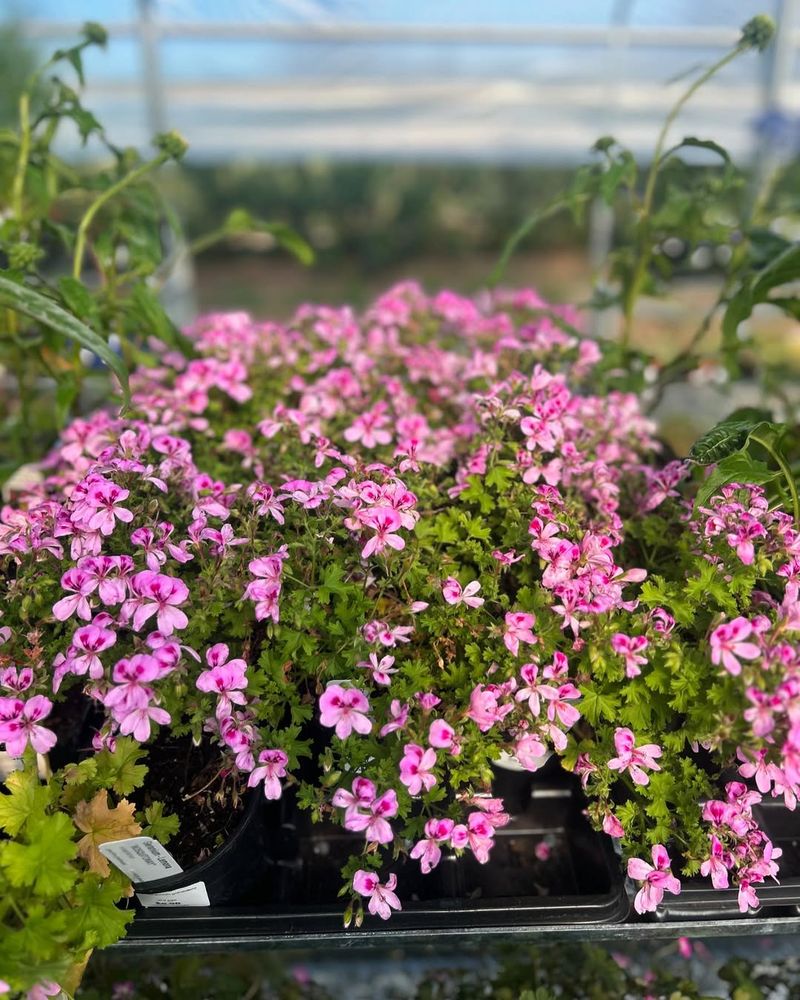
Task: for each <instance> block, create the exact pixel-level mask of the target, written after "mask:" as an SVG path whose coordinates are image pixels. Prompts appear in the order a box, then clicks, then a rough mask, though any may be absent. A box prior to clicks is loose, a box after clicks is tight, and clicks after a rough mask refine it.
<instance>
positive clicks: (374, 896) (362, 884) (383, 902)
mask: <svg viewBox="0 0 800 1000" xmlns="http://www.w3.org/2000/svg"><path fill="white" fill-rule="evenodd" d="M396 887H397V876H396V875H395V874H394V873H392V874H391V875H390V876H389V878H388V879H387V880H386V885H381V883H380V881H379V879H378V876H377V875H376V874H375V872H367V871H364V869H363V868H359V870H358V871H357V872H356V873H355V875H354V876H353V888H354V889H355V891H356V892H357V893H359V895H361V896H368V897H369V903H368V904H367V909H368V910H369V912H370V913H371V914H373V916H378V917H380V918H381V920H388V919H389V917H390V916H391V915H392V910H401V909H402V906H401V905H400V900H399V899H398V898H397V896H396V895H395V891H394V890H395V889H396Z"/></svg>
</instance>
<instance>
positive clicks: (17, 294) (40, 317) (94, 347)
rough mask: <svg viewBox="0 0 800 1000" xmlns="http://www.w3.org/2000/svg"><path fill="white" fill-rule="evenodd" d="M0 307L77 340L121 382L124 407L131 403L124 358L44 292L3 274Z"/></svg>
mask: <svg viewBox="0 0 800 1000" xmlns="http://www.w3.org/2000/svg"><path fill="white" fill-rule="evenodd" d="M0 305H3V306H6V307H8V308H10V309H13V310H14V311H15V312H19V313H22V314H23V315H24V316H28V317H30V318H31V319H33V320H35V321H36V322H37V323H41V324H42V326H46V327H48V328H49V329H52V330H55V331H56V333H60V334H62V335H63V336H65V337H68V338H69V339H70V340H74V341H75V342H76V343H78V344H80V345H81V347H85V348H86V349H87V350H89V351H91V352H92V353H93V354H95V355H97V357H98V358H100V360H101V361H103V362H104V363H105V364H106V365H108V367H109V368H110V369H111V370H112V371H113V372H114V374H115V375H116V376H117V378H118V379H119V381H120V385H121V386H122V396H123V400H124V403H125V405H126V406H127V405H128V404H129V403H130V389H129V387H128V371H127V369H126V367H125V364H124V362H123V361H122V358H120V357H119V356H118V355H116V354H115V353H114V352H113V351H112V350H111V348H110V347H109V346H108V344H107V343H106V341H105V340H103V338H102V337H100V336H99V335H98V334H97V333H95V332H94V330H92V329H91V328H90V327H88V326H86V324H85V323H82V322H81V321H80V320H79V319H78V318H77V317H75V316H73V315H72V314H71V313H68V312H67V311H66V310H65V309H62V308H61V306H60V305H58V303H56V302H54V301H53V300H52V299H48V298H47V297H46V296H45V295H42V294H41V292H37V291H35V290H34V289H33V288H28V287H27V286H26V285H21V284H18V283H17V282H15V281H9V279H8V278H5V277H3V275H2V274H0Z"/></svg>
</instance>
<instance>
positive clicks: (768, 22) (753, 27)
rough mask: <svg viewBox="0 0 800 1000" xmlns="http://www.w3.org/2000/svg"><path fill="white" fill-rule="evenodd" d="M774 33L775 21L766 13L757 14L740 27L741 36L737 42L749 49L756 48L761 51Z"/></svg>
mask: <svg viewBox="0 0 800 1000" xmlns="http://www.w3.org/2000/svg"><path fill="white" fill-rule="evenodd" d="M774 34H775V22H774V21H773V20H772V18H771V17H769V16H768V15H767V14H757V15H756V16H755V17H751V18H750V20H749V21H748V22H747V24H745V25H744V26H743V28H742V37H741V41H740V42H739V44H740V45H744V46H746V47H747V48H749V49H758V51H759V52H763V51H764V49H765V48H766V47H767V46H768V45H769V43H770V42H771V41H772V36H773V35H774Z"/></svg>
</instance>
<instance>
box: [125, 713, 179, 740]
mask: <svg viewBox="0 0 800 1000" xmlns="http://www.w3.org/2000/svg"><path fill="white" fill-rule="evenodd" d="M151 720H152V721H153V722H157V723H158V724H159V725H160V726H165V725H166V724H167V723H168V722H170V721H171V717H170V714H169V712H165V711H164V709H163V708H157V707H156V706H155V705H143V706H142V707H141V708H132V709H131V710H130V711H129V712H128V713H127V715H125V716H123V718H122V720H121V721H120V724H119V731H120V732H121V733H122V735H123V736H130V735H131V733H132V734H133V738H134V739H135V740H138V741H139V743H144V742H145V740H149V739H150V721H151Z"/></svg>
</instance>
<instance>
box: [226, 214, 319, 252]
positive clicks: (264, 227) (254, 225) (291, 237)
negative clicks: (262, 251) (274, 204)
mask: <svg viewBox="0 0 800 1000" xmlns="http://www.w3.org/2000/svg"><path fill="white" fill-rule="evenodd" d="M223 229H224V231H225V232H226V233H228V234H230V235H235V234H236V233H269V234H270V235H271V236H273V237H274V238H275V240H276V242H277V243H278V244H279V245H280V246H282V247H283V248H284V250H288V251H289V253H291V254H294V256H295V257H296V258H297V259H298V260H299V261H300V263H301V264H305V265H309V264H313V263H314V251H313V250H312V248H311V247H310V246H309V244H308V243H306V241H305V240H304V239H303V237H302V236H300V234H299V233H297V232H295V230H294V229H292V227H291V226H287V225H286V223H284V222H264V221H263V220H261V219H256V218H254V217H253V216H252V215H251V214H250V213H249V212H248V211H246V210H245V209H243V208H235V209H234V210H233V211H232V212H231V213H230V215H229V216H228V218H227V219H226V220H225V223H224V225H223Z"/></svg>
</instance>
